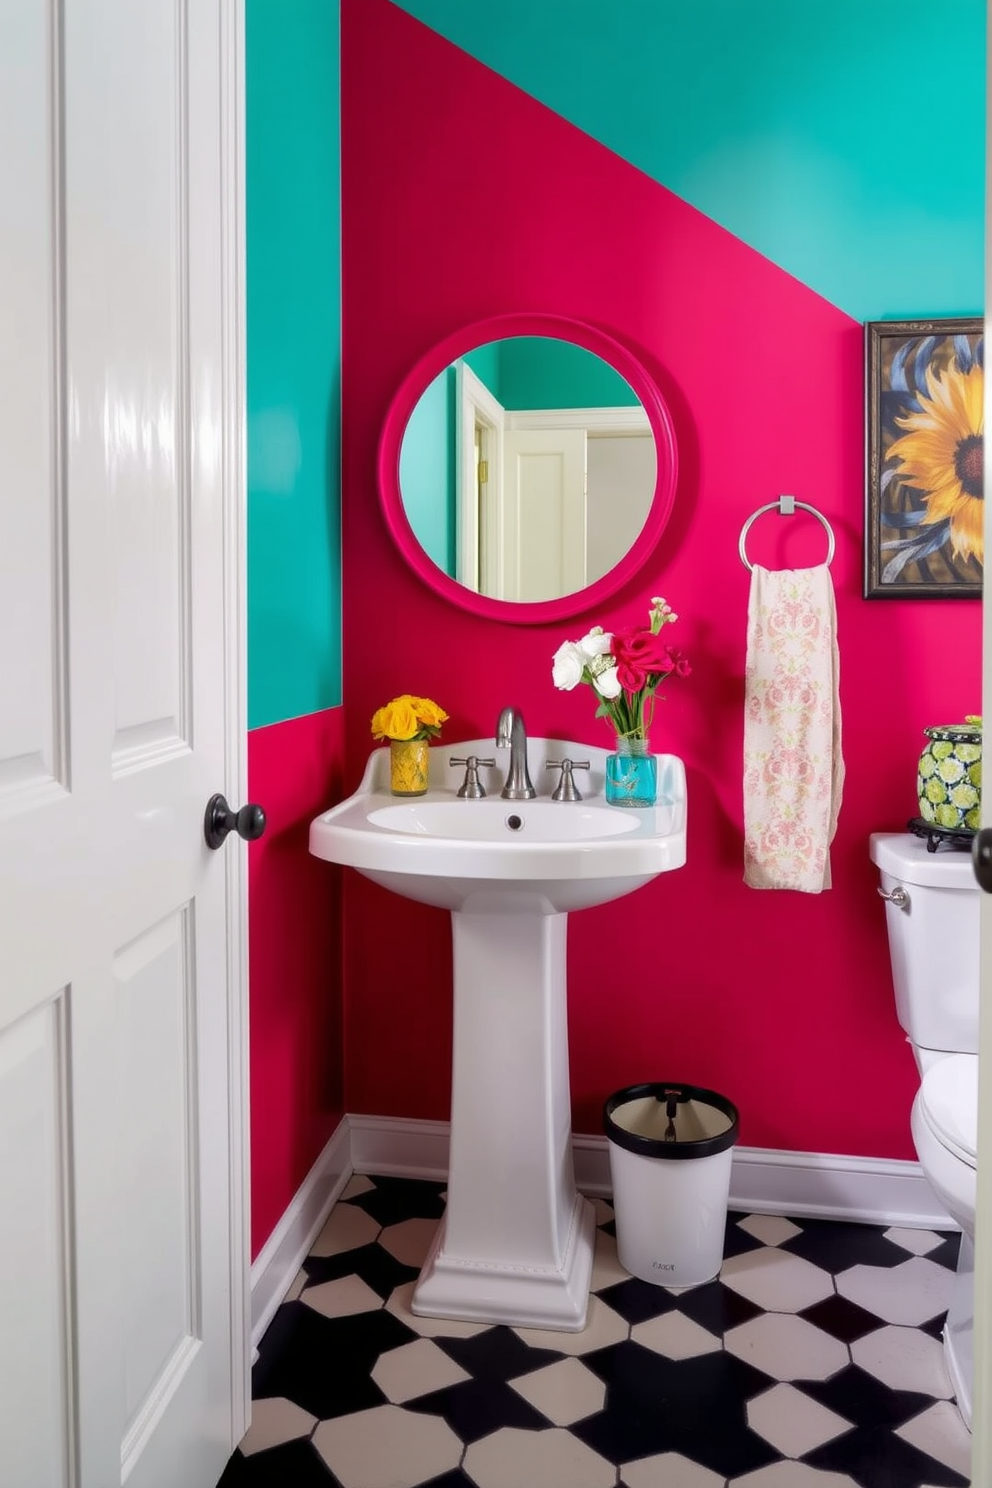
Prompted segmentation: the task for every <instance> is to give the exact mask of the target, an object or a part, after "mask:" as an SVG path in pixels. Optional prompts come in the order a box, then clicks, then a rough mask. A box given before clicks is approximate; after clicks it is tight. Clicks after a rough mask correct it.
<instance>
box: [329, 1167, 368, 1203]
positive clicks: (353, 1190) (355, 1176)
mask: <svg viewBox="0 0 992 1488" xmlns="http://www.w3.org/2000/svg"><path fill="white" fill-rule="evenodd" d="M374 1188H375V1184H374V1183H373V1182H372V1179H371V1178H367V1177H366V1176H365V1174H364V1173H352V1175H351V1177H350V1178H349V1179H348V1182H347V1183H346V1184H345V1186H344V1188H343V1189H342V1190H341V1199H339V1200H338V1203H340V1202H341V1200H342V1199H345V1200H347V1199H357V1197H358V1195H359V1194H363V1193H371V1192H372V1190H373V1189H374Z"/></svg>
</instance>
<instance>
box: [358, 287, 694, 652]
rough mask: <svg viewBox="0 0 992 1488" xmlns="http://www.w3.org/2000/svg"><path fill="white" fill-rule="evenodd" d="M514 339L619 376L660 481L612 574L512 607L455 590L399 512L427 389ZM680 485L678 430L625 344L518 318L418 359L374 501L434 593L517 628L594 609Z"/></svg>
mask: <svg viewBox="0 0 992 1488" xmlns="http://www.w3.org/2000/svg"><path fill="white" fill-rule="evenodd" d="M511 336H548V337H554V338H556V339H558V340H562V341H570V342H572V343H573V344H574V345H576V346H580V347H582V348H583V349H584V350H586V351H589V352H592V353H593V354H594V355H595V356H599V357H601V358H602V359H603V361H605V362H607V363H609V365H610V366H612V367H613V368H614V369H615V371H617V372H619V373H620V375H621V377H624V378H625V379H626V380H627V382H628V383H629V384H630V386H631V388H632V389H633V390H634V392H635V393H636V394H637V396H638V398H639V399H640V401H641V403H642V405H643V407H644V411H645V413H646V414H647V417H648V422H649V423H650V425H651V430H652V433H653V434H654V438H655V447H656V452H657V469H658V474H657V481H656V485H655V492H654V497H653V499H652V501H651V507H650V510H649V512H648V515H647V518H646V520H645V522H644V526H643V527H642V528H641V530H640V532H639V533H638V535H637V537H636V538H635V540H634V542H633V543H632V545H631V547H630V548H629V549H628V551H627V553H626V555H625V557H624V558H623V559H622V560H621V561H620V562H619V563H618V564H616V566H615V567H614V568H611V569H610V571H609V573H606V574H604V575H603V576H602V578H599V579H597V580H596V581H595V582H594V583H592V584H589V585H588V586H587V587H586V588H585V589H579V590H576V591H575V593H573V594H566V595H563V596H562V597H561V598H558V599H545V600H539V601H532V602H528V603H515V602H513V601H510V600H505V599H492V598H490V597H489V596H488V595H485V594H478V593H476V592H475V590H473V589H469V588H467V587H466V586H465V585H464V584H460V583H459V582H458V581H457V580H456V579H453V578H452V577H451V576H450V575H449V574H446V573H445V572H444V570H443V569H441V568H439V567H438V566H437V564H436V563H434V562H433V560H432V559H431V558H429V557H428V555H427V554H426V553H425V551H424V549H423V548H422V547H421V545H420V543H419V541H418V539H417V537H416V535H415V534H414V531H413V528H412V527H411V525H410V521H409V518H408V517H407V514H406V511H405V509H404V506H403V499H402V493H401V491H400V479H399V473H400V449H401V447H402V444H403V435H404V433H405V432H406V426H407V423H408V422H409V419H410V415H411V414H412V413H413V410H414V408H415V407H416V405H417V402H418V400H419V398H420V397H421V395H422V394H423V393H424V391H425V389H426V388H427V387H429V386H430V384H431V383H432V382H433V381H434V379H435V377H438V376H439V375H440V373H441V372H442V371H443V370H444V368H445V367H447V366H449V365H450V363H452V362H454V361H456V360H457V359H458V358H459V357H462V356H464V355H465V353H466V352H469V351H471V350H472V349H473V348H474V347H477V346H482V345H484V344H486V343H487V342H489V341H498V340H503V339H505V338H507V337H511ZM677 479H678V451H677V445H676V440H675V429H674V425H673V423H672V417H671V414H670V412H669V409H668V405H667V403H666V402H665V400H664V398H663V397H662V395H661V392H660V390H659V388H658V386H657V385H656V383H655V382H654V380H653V378H652V377H651V376H650V375H649V374H648V372H647V370H646V369H645V367H644V366H643V365H642V363H641V362H640V361H639V360H638V359H637V357H636V356H634V354H633V353H632V352H631V351H630V350H629V349H628V348H627V347H626V346H624V345H623V343H622V342H620V341H618V340H616V338H615V337H614V336H612V335H610V334H608V333H607V332H606V331H603V330H600V329H599V327H597V326H593V325H589V324H588V323H586V322H584V321H581V320H575V319H572V318H571V317H570V316H562V315H545V314H532V313H516V314H505V315H496V316H492V317H490V318H489V319H487V320H481V321H476V322H474V323H473V324H472V325H468V326H463V327H462V328H461V329H460V330H458V331H454V332H452V333H451V334H450V335H448V336H445V337H444V338H443V340H441V341H439V342H438V343H437V345H435V346H434V347H432V348H431V350H430V351H429V352H428V353H427V354H426V355H425V356H423V357H422V358H421V359H420V361H419V362H417V363H416V365H415V366H414V367H413V368H412V370H411V371H410V372H409V373H408V375H407V376H406V377H405V378H404V379H403V381H402V383H401V384H400V386H399V388H398V390H397V392H396V395H395V397H394V398H393V400H392V403H391V404H390V406H389V410H388V412H387V414H386V419H385V423H384V425H383V430H382V436H381V438H380V441H379V453H378V480H379V501H380V505H381V507H382V512H383V516H384V518H385V521H386V526H387V527H388V528H389V531H390V533H391V535H392V538H393V541H394V542H395V543H396V545H397V547H398V548H399V550H400V552H401V553H402V554H403V556H404V557H405V559H406V561H407V562H408V564H409V565H410V568H411V569H412V570H413V572H414V573H416V574H417V575H418V576H419V577H420V578H421V579H422V580H423V581H424V583H425V584H426V585H427V587H428V588H429V589H432V590H433V591H434V593H435V594H437V595H439V596H440V597H441V598H443V599H449V600H450V601H451V603H452V604H455V605H458V606H459V607H460V608H461V609H463V610H468V611H470V612H471V613H472V614H474V615H481V616H483V617H484V618H486V619H490V620H502V621H509V622H511V623H513V624H517V625H537V624H542V623H544V622H545V621H555V620H561V619H567V618H569V617H570V616H572V615H576V614H580V613H581V612H582V611H583V610H586V609H590V608H591V607H592V606H593V605H595V604H598V602H599V601H600V600H601V599H605V598H606V597H607V596H608V595H611V594H614V593H615V592H616V591H617V590H618V589H619V588H621V587H622V586H623V585H624V584H626V583H627V582H628V580H629V579H631V578H632V577H633V575H634V574H635V573H637V571H638V570H639V569H640V568H642V567H643V565H644V563H645V562H646V561H647V559H648V558H649V557H650V555H651V553H652V552H653V551H654V549H655V547H656V545H657V543H658V540H659V538H660V537H661V534H662V533H663V531H664V530H665V527H666V525H667V523H668V519H669V517H670V516H671V512H672V507H673V505H674V502H675V489H676V484H677Z"/></svg>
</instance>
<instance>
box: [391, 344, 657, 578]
mask: <svg viewBox="0 0 992 1488" xmlns="http://www.w3.org/2000/svg"><path fill="white" fill-rule="evenodd" d="M657 475H658V461H657V451H656V448H655V439H654V433H653V431H652V428H651V424H650V422H649V419H648V416H647V413H646V411H645V409H644V407H643V405H642V404H641V402H640V401H639V399H638V397H637V395H636V393H635V392H634V390H633V389H632V388H631V386H630V384H629V383H628V382H627V381H626V379H625V378H623V377H621V375H620V374H619V372H617V371H616V370H615V368H613V367H611V366H610V365H609V364H608V363H607V362H605V361H603V360H602V358H601V357H598V356H596V355H594V354H593V353H592V352H590V351H587V350H586V349H585V348H584V347H581V346H577V345H575V344H574V343H573V342H570V341H564V340H559V339H556V338H554V337H548V336H512V337H507V338H505V339H504V340H501V341H490V342H488V343H486V344H485V345H482V346H477V347H475V348H474V349H473V350H471V351H469V352H466V354H465V355H464V356H463V357H459V358H458V359H457V360H456V361H454V362H452V363H451V364H450V365H449V366H447V367H445V368H444V370H443V371H442V372H441V373H440V374H439V376H437V377H436V378H435V379H434V381H433V382H432V383H431V384H430V385H429V387H427V388H426V389H425V391H424V392H423V394H422V395H421V397H420V398H419V400H418V401H417V403H416V405H415V407H414V409H413V412H412V414H411V415H410V419H409V422H408V424H407V426H406V429H405V431H404V435H403V442H402V446H401V449H400V460H399V484H400V493H401V497H402V501H403V507H404V510H405V512H406V515H407V518H408V520H409V522H410V526H411V527H412V529H413V531H414V534H415V536H416V538H417V540H418V542H419V543H420V545H421V547H422V548H423V549H424V551H425V552H426V553H427V555H428V557H429V558H430V559H431V560H432V562H434V563H435V564H436V565H437V566H438V568H440V569H442V570H443V571H444V572H445V573H446V574H448V575H449V576H450V577H451V578H453V579H455V580H457V581H458V582H459V583H461V584H464V585H465V586H466V587H467V588H469V589H472V590H474V591H475V592H476V593H477V594H485V595H488V596H490V597H492V598H494V599H504V600H511V601H512V600H516V601H522V602H527V601H535V600H546V599H558V598H562V597H564V596H565V595H568V594H574V593H576V592H577V591H578V590H580V589H584V588H586V587H587V585H589V584H592V583H594V582H595V581H596V580H597V579H599V578H602V577H603V575H604V574H607V573H609V572H610V570H611V569H612V568H614V567H615V566H616V564H617V563H619V562H620V560H621V559H622V558H623V557H624V556H625V554H626V553H627V551H628V549H629V548H630V546H631V545H632V543H633V542H634V541H635V539H636V538H637V536H638V534H639V533H640V531H641V528H642V527H643V526H644V522H645V519H646V518H647V515H648V512H649V510H650V507H651V503H652V501H653V499H654V495H655V488H656V485H657Z"/></svg>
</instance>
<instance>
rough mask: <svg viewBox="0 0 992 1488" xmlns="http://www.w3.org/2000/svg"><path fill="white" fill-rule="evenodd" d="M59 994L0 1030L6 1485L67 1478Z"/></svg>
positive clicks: (1, 1379)
mask: <svg viewBox="0 0 992 1488" xmlns="http://www.w3.org/2000/svg"><path fill="white" fill-rule="evenodd" d="M66 1104H67V1090H66V1063H65V994H64V992H63V993H60V994H59V995H58V996H57V997H54V998H52V999H50V1000H49V1001H47V1002H43V1003H40V1004H39V1005H38V1006H36V1008H35V1009H34V1010H33V1011H32V1012H30V1013H28V1014H27V1015H26V1016H25V1017H23V1018H20V1019H18V1020H17V1022H15V1023H13V1024H11V1025H9V1026H8V1027H7V1028H5V1029H4V1030H3V1031H2V1032H0V1132H3V1142H2V1143H0V1195H2V1203H0V1255H2V1256H3V1258H4V1264H3V1266H2V1267H0V1317H2V1318H3V1329H4V1333H5V1334H6V1335H7V1336H8V1337H10V1338H13V1339H16V1340H17V1348H16V1350H13V1349H11V1350H0V1442H2V1443H3V1471H4V1478H5V1479H7V1480H8V1481H9V1482H10V1483H12V1484H14V1483H25V1484H30V1483H35V1482H37V1483H45V1484H50V1485H51V1488H63V1485H65V1484H67V1481H68V1479H67V1471H68V1464H69V1462H70V1461H71V1460H72V1459H73V1457H74V1447H73V1443H72V1442H71V1440H70V1428H71V1415H70V1411H69V1408H68V1406H69V1402H68V1399H67V1393H66V1383H67V1381H66V1368H65V1361H66V1360H67V1359H68V1358H69V1355H70V1352H71V1344H72V1338H71V1334H70V1331H69V1319H68V1316H67V1312H66V1289H65V1280H66V1274H67V1264H68V1259H69V1257H68V1244H67V1235H66V1227H65V1219H66V1212H65V1196H66V1182H67V1177H68V1159H67V1153H66V1146H65V1128H64V1122H63V1119H62V1118H63V1113H64V1112H65V1110H66Z"/></svg>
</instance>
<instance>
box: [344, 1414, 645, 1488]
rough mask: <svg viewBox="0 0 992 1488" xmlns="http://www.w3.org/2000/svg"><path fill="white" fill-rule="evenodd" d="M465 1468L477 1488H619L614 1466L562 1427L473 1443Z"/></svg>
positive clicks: (506, 1430)
mask: <svg viewBox="0 0 992 1488" xmlns="http://www.w3.org/2000/svg"><path fill="white" fill-rule="evenodd" d="M462 1466H463V1468H464V1470H465V1472H466V1473H467V1475H468V1476H469V1477H470V1478H471V1479H472V1482H473V1483H475V1484H477V1488H509V1485H510V1484H513V1485H519V1488H524V1485H526V1488H530V1485H532V1484H533V1485H534V1488H537V1485H539V1484H540V1485H546V1488H551V1485H552V1484H554V1485H558V1484H561V1485H562V1488H565V1485H566V1484H567V1485H568V1488H614V1485H615V1484H616V1480H617V1470H616V1468H615V1467H614V1466H613V1464H612V1462H607V1461H606V1458H605V1457H600V1455H599V1453H598V1452H594V1451H593V1450H592V1448H591V1447H587V1446H586V1445H585V1443H584V1442H581V1441H579V1439H578V1437H577V1436H573V1435H572V1433H571V1432H570V1431H563V1430H561V1428H560V1427H551V1428H550V1429H549V1430H548V1431H521V1430H519V1429H518V1428H517V1427H514V1426H504V1427H503V1428H502V1429H501V1430H500V1431H494V1432H493V1433H492V1435H491V1436H484V1437H483V1438H482V1440H481V1441H477V1442H472V1444H471V1445H470V1446H469V1447H468V1449H467V1450H466V1452H465V1461H464V1463H463V1464H462ZM345 1488H350V1485H347V1484H346V1485H345Z"/></svg>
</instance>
